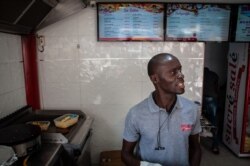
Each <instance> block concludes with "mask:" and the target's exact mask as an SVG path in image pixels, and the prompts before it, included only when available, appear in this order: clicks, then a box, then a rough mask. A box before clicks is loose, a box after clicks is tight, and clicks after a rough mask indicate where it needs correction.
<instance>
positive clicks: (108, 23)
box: [98, 3, 164, 41]
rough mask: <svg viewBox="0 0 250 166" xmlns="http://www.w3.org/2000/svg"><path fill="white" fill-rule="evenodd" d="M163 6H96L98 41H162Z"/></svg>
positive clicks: (116, 4)
mask: <svg viewBox="0 0 250 166" xmlns="http://www.w3.org/2000/svg"><path fill="white" fill-rule="evenodd" d="M163 24H164V4H159V3H150V4H149V3H134V4H130V3H113V4H106V3H103V4H102V3H100V4H98V40H99V41H163V40H164V31H163V29H164V28H163Z"/></svg>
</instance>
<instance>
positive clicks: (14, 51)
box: [7, 35, 23, 62]
mask: <svg viewBox="0 0 250 166" xmlns="http://www.w3.org/2000/svg"><path fill="white" fill-rule="evenodd" d="M7 42H8V49H9V51H8V54H9V55H8V56H9V60H10V61H15V62H16V61H17V62H19V61H22V59H23V57H22V48H21V36H17V35H8V40H7Z"/></svg>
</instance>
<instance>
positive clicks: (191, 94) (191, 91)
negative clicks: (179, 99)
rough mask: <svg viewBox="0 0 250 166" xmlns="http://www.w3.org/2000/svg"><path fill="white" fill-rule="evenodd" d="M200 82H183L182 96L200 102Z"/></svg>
mask: <svg viewBox="0 0 250 166" xmlns="http://www.w3.org/2000/svg"><path fill="white" fill-rule="evenodd" d="M202 88H203V85H202V82H185V93H184V94H183V96H184V97H186V98H188V99H190V100H192V101H199V102H200V103H202Z"/></svg>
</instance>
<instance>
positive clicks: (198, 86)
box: [38, 8, 204, 163]
mask: <svg viewBox="0 0 250 166" xmlns="http://www.w3.org/2000/svg"><path fill="white" fill-rule="evenodd" d="M96 25H97V23H96V10H95V9H92V8H86V9H84V10H83V11H81V12H80V13H77V14H76V15H73V16H71V17H69V18H67V19H65V20H63V21H61V22H58V23H55V24H53V25H51V26H49V27H46V28H45V29H42V30H40V31H39V32H38V34H39V35H44V36H45V51H44V52H42V53H41V52H38V55H39V56H38V57H39V59H40V60H43V61H39V76H40V86H41V99H42V106H43V108H46V109H53V108H57V109H81V110H82V111H84V112H85V113H87V114H89V115H90V116H92V117H94V118H95V122H94V126H93V139H92V145H91V150H92V157H93V161H94V163H97V162H98V157H99V153H100V151H104V150H114V149H121V144H122V132H123V127H124V119H125V116H126V114H127V112H128V110H129V108H130V107H132V106H133V105H134V104H136V103H138V102H139V101H141V100H142V99H144V98H145V97H147V96H148V95H149V93H150V92H151V91H152V90H153V86H152V84H151V83H150V81H149V79H148V76H147V72H146V65H147V62H148V60H149V59H150V58H151V57H152V56H153V55H155V54H157V53H161V52H169V53H173V54H174V55H176V56H177V57H179V59H180V61H181V62H182V63H183V72H184V74H185V79H186V93H185V96H187V97H188V98H190V99H191V100H198V101H200V100H201V93H202V78H203V60H204V44H203V43H179V42H98V41H97V30H96V29H97V28H96Z"/></svg>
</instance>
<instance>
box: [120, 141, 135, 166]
mask: <svg viewBox="0 0 250 166" xmlns="http://www.w3.org/2000/svg"><path fill="white" fill-rule="evenodd" d="M136 144H137V142H128V141H126V140H124V139H123V143H122V153H121V155H122V156H121V157H122V161H123V162H124V163H125V164H126V165H128V166H139V165H140V160H139V159H136V157H135V156H134V148H135V145H136Z"/></svg>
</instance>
